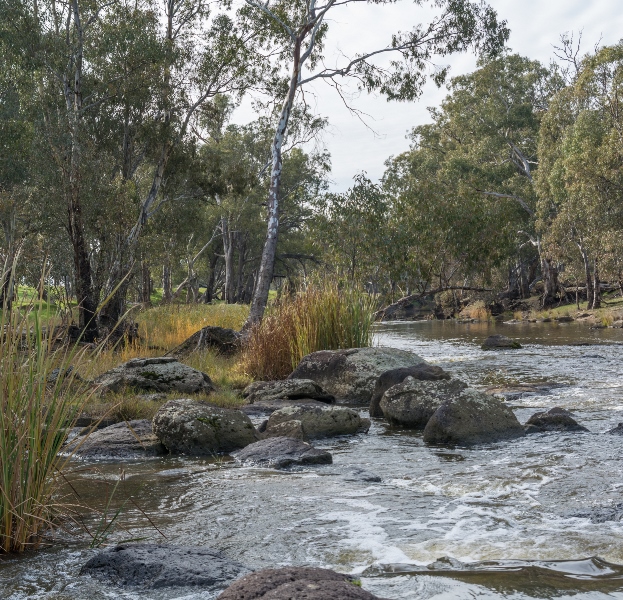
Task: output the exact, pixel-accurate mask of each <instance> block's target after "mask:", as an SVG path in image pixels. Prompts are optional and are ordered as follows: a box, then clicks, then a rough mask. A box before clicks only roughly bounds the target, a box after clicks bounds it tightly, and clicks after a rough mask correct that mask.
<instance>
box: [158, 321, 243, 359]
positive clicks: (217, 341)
mask: <svg viewBox="0 0 623 600" xmlns="http://www.w3.org/2000/svg"><path fill="white" fill-rule="evenodd" d="M240 339H241V335H240V332H238V331H235V330H234V329H225V328H223V327H204V328H203V329H200V330H199V331H197V332H196V333H193V334H192V335H191V336H190V337H189V338H188V339H187V340H186V341H184V342H182V343H181V344H180V345H179V346H176V347H175V348H173V350H169V351H168V352H167V353H166V356H173V357H175V358H177V359H179V358H186V357H187V356H190V355H191V354H193V353H194V352H199V351H201V350H207V349H210V350H216V351H217V352H218V353H219V354H234V353H236V352H237V351H238V350H239V349H240Z"/></svg>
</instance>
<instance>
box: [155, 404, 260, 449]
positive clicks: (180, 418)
mask: <svg viewBox="0 0 623 600" xmlns="http://www.w3.org/2000/svg"><path fill="white" fill-rule="evenodd" d="M153 429H154V433H155V434H156V435H157V436H158V438H159V439H160V440H161V441H162V443H163V444H164V445H165V446H166V447H167V448H168V449H169V450H170V451H171V452H173V453H176V454H186V455H189V456H205V455H212V454H216V453H219V452H230V451H232V450H237V449H239V448H244V447H245V446H247V445H249V444H252V443H253V442H255V441H257V440H258V439H259V438H258V435H257V432H256V431H255V427H253V423H251V419H249V417H248V416H247V415H245V414H244V413H243V412H242V411H239V410H231V409H228V408H219V407H217V406H212V405H211V404H208V403H207V402H198V401H196V400H192V399H188V398H185V399H180V400H169V402H167V403H166V404H164V405H163V406H161V407H160V409H159V410H158V412H157V413H156V415H155V416H154V419H153Z"/></svg>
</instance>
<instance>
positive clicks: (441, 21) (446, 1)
mask: <svg viewBox="0 0 623 600" xmlns="http://www.w3.org/2000/svg"><path fill="white" fill-rule="evenodd" d="M361 4H362V2H361V0H324V1H321V2H320V3H318V2H316V0H305V1H304V2H303V1H302V0H274V1H272V2H271V1H270V0H268V1H267V2H261V1H259V0H245V7H244V8H243V9H241V11H240V13H241V14H242V15H243V17H244V18H245V19H246V20H247V22H248V23H249V27H251V28H252V29H253V30H255V31H262V32H263V42H264V44H265V47H267V48H270V49H271V50H272V55H273V57H275V58H276V60H277V61H278V62H279V63H280V64H281V65H282V66H283V68H284V69H288V70H289V75H288V76H287V81H285V82H283V83H282V85H280V86H279V92H280V93H279V94H278V96H279V101H280V102H281V108H280V111H279V115H278V120H277V124H276V126H275V130H274V137H273V141H272V144H271V168H270V180H269V185H268V200H267V204H268V219H267V232H266V240H265V243H264V249H263V252H262V261H261V265H260V272H259V275H258V281H257V285H256V289H255V293H254V296H253V301H252V304H251V310H250V314H249V318H248V320H247V323H246V324H245V327H247V328H248V327H250V326H252V325H253V324H254V323H257V322H258V321H260V320H261V319H262V316H263V314H264V310H265V307H266V303H267V300H268V292H269V288H270V284H271V281H272V277H273V272H274V265H275V257H276V253H277V237H278V230H279V208H280V206H279V192H280V189H279V188H280V184H281V176H282V148H283V144H284V140H285V138H286V135H287V132H288V125H289V121H290V116H291V114H292V110H293V107H294V106H295V103H296V101H297V98H298V95H299V93H300V92H301V90H303V89H304V88H305V86H306V85H308V84H310V83H311V82H314V81H326V82H329V83H331V84H333V85H337V86H338V87H339V85H340V82H341V81H343V80H344V79H346V78H352V79H354V80H355V81H357V82H358V85H359V87H360V89H362V90H365V91H368V92H371V91H379V92H380V93H381V94H383V95H384V96H386V97H387V98H388V99H390V100H412V99H414V98H417V97H418V95H419V93H420V90H421V87H422V85H423V83H424V81H425V80H426V72H427V68H428V66H429V64H430V62H431V61H432V60H433V59H434V57H436V56H446V55H448V54H450V53H453V52H459V51H465V50H467V49H468V48H470V47H474V48H475V49H477V50H480V51H482V52H484V53H489V54H491V53H495V52H497V51H498V50H499V49H500V48H501V47H502V46H503V45H504V43H505V42H506V39H507V38H508V33H509V32H508V29H507V28H506V23H505V22H501V23H500V22H498V20H497V16H496V13H495V12H494V11H493V9H491V8H490V7H489V6H488V5H486V4H485V3H483V2H470V1H469V0H436V1H434V2H430V3H429V2H425V1H424V0H416V1H415V2H414V3H412V4H414V5H415V6H420V7H423V6H424V5H426V4H432V5H433V6H434V7H436V8H437V9H438V14H437V15H436V16H435V17H434V18H433V19H432V20H431V21H430V22H428V23H427V24H419V25H414V27H413V29H412V30H411V31H408V32H406V33H402V32H397V33H395V34H394V35H393V36H392V38H391V40H389V43H388V44H387V45H386V46H382V47H373V48H369V47H368V48H365V47H364V48H363V49H362V51H361V53H359V54H357V55H355V56H353V57H350V58H348V57H341V56H340V57H336V60H337V61H339V60H340V58H343V59H344V60H343V63H342V64H338V65H337V66H335V67H328V66H326V65H327V62H326V61H325V60H324V59H325V58H328V57H326V56H325V55H324V42H325V39H326V35H327V32H328V30H329V23H330V22H336V20H337V22H339V19H340V18H341V19H344V18H345V14H344V13H343V12H340V11H341V10H345V9H350V10H355V9H356V8H360V7H361ZM369 4H377V5H384V6H387V7H389V6H390V5H391V4H394V2H393V0H370V1H369ZM336 26H337V25H336ZM385 55H389V56H390V57H391V58H392V60H391V62H390V64H389V66H385V65H383V64H382V62H379V61H380V60H381V59H382V57H383V56H385ZM445 74H446V69H441V70H439V71H437V72H436V73H435V78H436V79H437V81H441V80H442V79H443V77H444V76H445Z"/></svg>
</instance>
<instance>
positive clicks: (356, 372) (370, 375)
mask: <svg viewBox="0 0 623 600" xmlns="http://www.w3.org/2000/svg"><path fill="white" fill-rule="evenodd" d="M421 363H424V360H423V359H422V358H420V357H419V356H417V354H413V353H412V352H408V351H406V350H398V349H396V348H351V349H350V350H321V351H319V352H313V353H312V354H308V355H307V356H305V357H303V359H302V360H301V362H300V363H299V365H298V367H296V369H295V370H294V372H292V373H291V374H290V376H289V377H288V379H312V380H313V381H315V382H316V383H318V384H319V385H320V386H322V387H323V388H324V389H325V390H327V391H328V392H329V393H330V394H333V395H334V396H335V397H336V398H340V399H342V400H345V401H347V402H349V403H352V404H369V403H370V399H371V397H372V392H373V391H374V386H375V385H376V381H377V379H378V378H379V377H380V376H381V374H383V373H385V371H389V370H390V369H398V368H400V367H411V366H413V365H415V364H421Z"/></svg>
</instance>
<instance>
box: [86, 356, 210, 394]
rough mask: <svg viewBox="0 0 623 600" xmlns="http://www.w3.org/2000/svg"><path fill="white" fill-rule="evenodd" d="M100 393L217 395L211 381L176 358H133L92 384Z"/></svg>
mask: <svg viewBox="0 0 623 600" xmlns="http://www.w3.org/2000/svg"><path fill="white" fill-rule="evenodd" d="M93 383H94V384H95V385H97V386H98V390H99V391H100V392H101V393H105V392H120V391H122V390H123V389H125V388H132V389H137V390H146V391H150V392H182V393H184V394H197V393H204V394H209V393H210V392H213V391H214V386H213V385H212V381H211V380H210V378H209V377H208V376H207V375H206V374H205V373H202V372H201V371H197V369H193V368H191V367H189V366H187V365H184V364H182V363H180V362H178V361H177V360H176V359H175V358H171V357H166V356H163V357H160V358H134V359H132V360H129V361H128V362H126V363H123V364H121V365H119V366H118V367H115V368H114V369H112V370H110V371H107V372H106V373H104V374H103V375H100V376H99V377H98V378H97V379H95V381H94V382H93Z"/></svg>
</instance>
